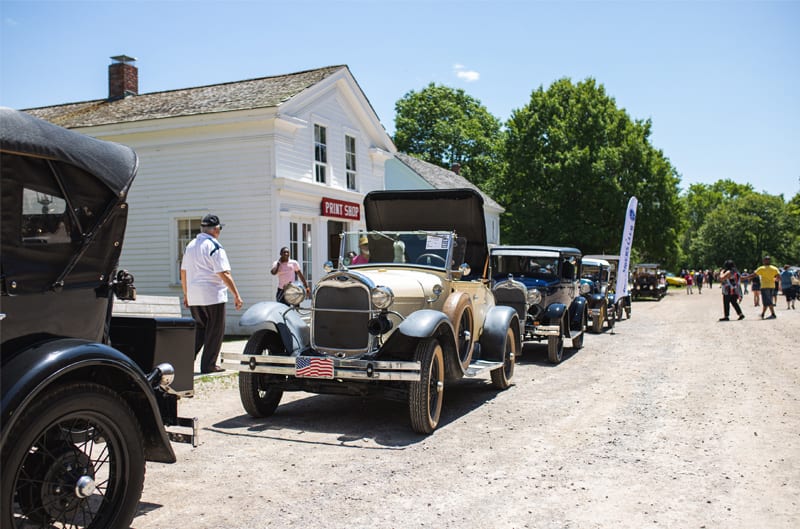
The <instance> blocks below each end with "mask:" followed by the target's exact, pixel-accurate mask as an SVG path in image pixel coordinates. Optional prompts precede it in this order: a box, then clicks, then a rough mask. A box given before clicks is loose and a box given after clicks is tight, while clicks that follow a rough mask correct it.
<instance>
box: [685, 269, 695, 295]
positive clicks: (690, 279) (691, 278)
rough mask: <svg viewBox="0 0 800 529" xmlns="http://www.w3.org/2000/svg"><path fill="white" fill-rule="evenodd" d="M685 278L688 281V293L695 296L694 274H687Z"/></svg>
mask: <svg viewBox="0 0 800 529" xmlns="http://www.w3.org/2000/svg"><path fill="white" fill-rule="evenodd" d="M683 278H684V279H685V280H686V293H687V294H694V292H692V283H694V273H692V272H687V273H686V275H685V276H684V277H683Z"/></svg>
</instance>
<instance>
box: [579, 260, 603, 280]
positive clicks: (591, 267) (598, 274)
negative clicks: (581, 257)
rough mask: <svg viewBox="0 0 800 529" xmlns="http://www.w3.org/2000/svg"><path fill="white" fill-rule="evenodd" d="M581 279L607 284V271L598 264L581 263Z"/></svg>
mask: <svg viewBox="0 0 800 529" xmlns="http://www.w3.org/2000/svg"><path fill="white" fill-rule="evenodd" d="M581 277H582V278H584V279H591V280H592V281H602V282H604V283H605V282H608V269H607V268H603V267H601V266H600V265H598V264H594V263H587V262H586V261H584V262H583V267H582V270H581Z"/></svg>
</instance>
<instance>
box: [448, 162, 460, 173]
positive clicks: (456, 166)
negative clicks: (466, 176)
mask: <svg viewBox="0 0 800 529" xmlns="http://www.w3.org/2000/svg"><path fill="white" fill-rule="evenodd" d="M450 170H451V171H453V172H454V173H455V174H457V175H460V174H461V164H460V163H458V162H456V163H454V164H453V165H451V166H450Z"/></svg>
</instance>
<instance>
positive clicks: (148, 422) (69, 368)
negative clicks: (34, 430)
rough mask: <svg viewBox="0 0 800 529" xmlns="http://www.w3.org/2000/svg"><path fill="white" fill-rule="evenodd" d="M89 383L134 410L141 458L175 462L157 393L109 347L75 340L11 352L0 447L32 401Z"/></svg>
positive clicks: (2, 382) (0, 409) (1, 404)
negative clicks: (58, 389) (141, 444)
mask: <svg viewBox="0 0 800 529" xmlns="http://www.w3.org/2000/svg"><path fill="white" fill-rule="evenodd" d="M76 381H85V382H94V383H96V384H102V385H104V386H107V387H108V388H110V389H112V390H114V391H116V392H117V393H119V395H120V396H121V397H122V398H124V399H125V400H126V401H127V403H128V405H129V406H130V407H131V409H132V410H133V412H134V414H135V415H136V418H137V419H138V420H139V424H140V426H141V429H142V434H143V436H144V443H145V446H144V449H145V458H146V459H147V460H148V461H157V462H159V463H174V462H175V461H176V458H175V452H173V450H172V445H171V444H170V442H169V437H168V436H167V432H166V430H165V429H164V423H163V421H162V419H161V414H160V412H159V405H158V400H157V398H156V393H155V392H156V391H160V390H155V389H153V388H152V387H151V386H150V384H149V383H148V382H147V378H146V375H145V373H144V372H143V371H142V369H141V368H140V367H139V366H138V365H137V364H136V362H134V361H133V360H132V359H131V358H129V357H128V356H126V355H124V354H123V353H121V352H119V351H117V350H116V349H114V348H113V347H109V346H107V345H103V344H100V343H95V342H90V341H88V340H80V339H75V338H56V339H53V340H49V341H42V342H38V343H36V344H33V345H31V346H29V347H27V348H26V349H23V350H20V351H15V353H14V356H13V358H11V359H10V360H9V361H8V362H6V363H4V364H3V366H2V373H1V374H0V386H1V387H2V401H0V422H2V433H0V446H5V444H6V442H7V441H9V439H7V438H6V436H7V435H8V432H9V431H10V430H11V428H12V426H13V425H14V424H15V422H16V421H17V419H18V417H19V416H20V415H21V411H22V410H24V409H25V408H27V407H28V406H29V405H30V404H31V403H32V402H34V401H35V400H36V398H37V397H39V396H40V395H42V394H44V392H46V391H47V390H48V389H49V388H50V387H52V386H53V385H55V384H60V383H65V382H76Z"/></svg>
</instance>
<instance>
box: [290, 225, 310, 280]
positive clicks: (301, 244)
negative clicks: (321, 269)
mask: <svg viewBox="0 0 800 529" xmlns="http://www.w3.org/2000/svg"><path fill="white" fill-rule="evenodd" d="M289 252H291V256H292V259H294V260H296V261H297V262H298V263H300V270H302V272H303V275H304V276H305V277H306V280H307V281H308V284H309V285H312V284H313V279H312V274H311V269H312V264H313V260H312V256H311V224H309V223H305V222H290V223H289Z"/></svg>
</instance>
